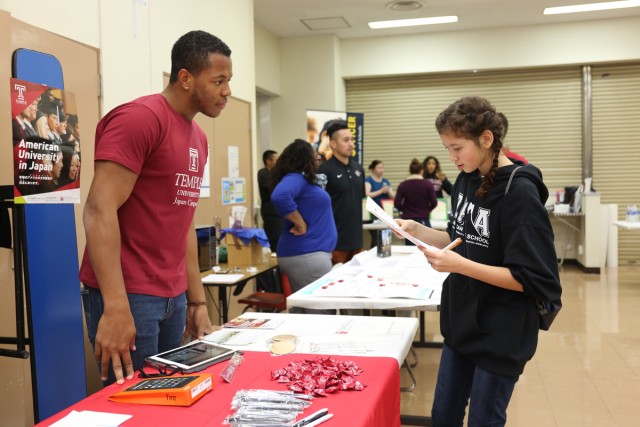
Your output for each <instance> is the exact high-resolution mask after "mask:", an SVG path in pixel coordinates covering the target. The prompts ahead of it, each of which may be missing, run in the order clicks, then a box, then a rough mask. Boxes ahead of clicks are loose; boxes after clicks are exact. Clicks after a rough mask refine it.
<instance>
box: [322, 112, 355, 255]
mask: <svg viewBox="0 0 640 427" xmlns="http://www.w3.org/2000/svg"><path fill="white" fill-rule="evenodd" d="M327 136H328V137H329V140H330V145H331V150H332V151H333V155H332V156H331V158H330V159H329V160H327V161H326V162H324V163H323V164H322V165H321V166H320V169H319V171H318V174H319V175H324V177H322V176H319V177H318V181H319V182H320V183H323V182H325V179H326V186H325V190H327V192H328V193H329V195H330V196H331V206H332V209H333V218H334V220H335V222H336V228H337V229H338V244H337V245H336V249H335V250H334V251H333V256H332V262H333V263H334V264H338V263H345V262H347V261H349V260H350V259H351V258H353V256H354V255H355V254H357V253H358V252H361V251H362V246H363V239H362V199H363V198H364V178H365V177H364V169H363V168H362V166H361V165H360V164H359V163H358V162H357V161H356V160H355V158H354V157H353V151H354V147H355V145H354V139H353V134H352V133H351V130H350V129H349V127H348V126H347V122H346V121H345V120H334V121H333V122H332V123H331V125H329V126H328V127H327Z"/></svg>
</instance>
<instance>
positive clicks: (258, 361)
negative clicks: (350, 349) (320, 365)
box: [37, 352, 400, 427]
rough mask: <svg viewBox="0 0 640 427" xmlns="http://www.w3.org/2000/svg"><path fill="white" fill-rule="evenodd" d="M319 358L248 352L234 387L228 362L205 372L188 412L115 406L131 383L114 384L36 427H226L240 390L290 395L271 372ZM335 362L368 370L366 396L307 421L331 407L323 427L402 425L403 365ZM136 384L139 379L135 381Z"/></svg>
mask: <svg viewBox="0 0 640 427" xmlns="http://www.w3.org/2000/svg"><path fill="white" fill-rule="evenodd" d="M316 357H317V355H303V354H289V355H286V356H277V357H276V356H271V355H270V354H269V353H264V352H246V353H245V354H244V358H245V360H244V362H243V363H242V365H240V367H239V368H238V370H237V371H236V374H235V377H234V378H233V382H232V383H231V384H228V383H225V382H224V380H222V378H221V377H220V375H219V374H220V372H221V371H222V369H223V368H224V366H226V362H224V363H220V364H218V365H214V366H212V367H210V368H208V369H207V370H205V371H204V372H211V373H213V374H214V377H213V378H214V385H215V386H214V389H213V390H212V391H210V392H209V393H207V394H206V395H205V396H204V397H202V398H201V399H200V400H199V401H197V402H196V403H194V404H193V405H191V406H189V407H172V406H156V405H138V404H131V403H115V402H111V401H109V400H108V399H107V397H108V396H109V395H111V394H113V393H115V392H116V391H118V390H120V389H122V388H126V387H129V386H130V385H131V384H132V381H128V382H126V383H125V384H123V385H117V384H113V385H111V386H109V387H106V388H105V389H103V390H100V391H99V392H97V393H95V394H93V395H91V396H89V397H87V398H86V399H84V400H82V401H80V402H78V403H76V404H75V405H73V406H71V407H69V408H67V409H65V410H64V411H61V412H59V413H58V414H56V415H54V416H52V417H50V418H48V419H46V420H44V421H43V422H41V423H40V424H37V426H42V427H44V426H49V425H51V424H52V423H54V422H55V421H57V420H59V419H60V418H63V417H64V416H66V415H67V414H68V413H69V412H71V410H76V411H84V410H91V411H102V412H114V413H120V414H129V415H133V417H132V418H130V419H129V420H127V421H126V422H124V423H123V424H121V425H122V426H124V427H139V426H145V427H147V426H148V427H165V426H166V427H169V426H171V427H178V426H189V427H201V426H202V427H205V426H206V427H213V426H216V427H217V426H221V425H222V422H223V420H224V419H225V417H226V416H227V415H229V414H230V413H231V409H230V404H231V399H232V397H233V395H234V394H235V392H236V391H237V390H242V389H250V388H253V389H271V390H286V385H284V384H279V383H277V382H276V381H271V371H273V370H275V369H280V368H284V367H286V366H287V365H288V364H289V362H291V361H296V360H302V359H306V358H309V359H314V358H316ZM332 357H333V358H335V359H336V360H339V361H344V360H351V361H354V362H355V363H356V364H357V365H358V366H359V367H360V368H362V369H363V370H364V371H363V372H362V374H360V375H359V376H358V377H357V379H358V380H359V381H360V382H362V383H364V384H366V385H367V387H366V388H365V389H364V390H363V391H353V390H349V391H338V392H335V393H334V394H331V395H329V396H327V397H318V398H316V399H315V400H314V401H313V404H312V405H310V406H309V407H308V408H307V410H306V411H305V413H304V414H303V415H301V416H300V417H299V418H302V417H303V416H307V415H309V414H311V413H313V412H316V411H317V410H319V409H322V408H329V412H330V413H332V414H334V416H333V418H332V419H330V420H329V421H327V422H326V423H323V425H322V427H325V426H326V427H332V426H333V427H337V426H346V425H348V426H350V427H356V426H362V427H365V426H366V427H399V426H400V371H399V369H398V362H397V361H396V360H395V359H393V358H387V357H356V356H332ZM135 381H137V378H136V380H135Z"/></svg>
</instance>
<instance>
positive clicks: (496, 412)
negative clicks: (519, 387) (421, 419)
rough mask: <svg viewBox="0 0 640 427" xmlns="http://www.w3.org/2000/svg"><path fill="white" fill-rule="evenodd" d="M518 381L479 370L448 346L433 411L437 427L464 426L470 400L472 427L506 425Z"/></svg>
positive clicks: (515, 378)
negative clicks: (508, 407)
mask: <svg viewBox="0 0 640 427" xmlns="http://www.w3.org/2000/svg"><path fill="white" fill-rule="evenodd" d="M518 378H519V376H518V375H516V376H512V377H507V376H502V375H497V374H492V373H490V372H487V371H485V370H483V369H480V368H478V367H476V366H475V365H474V364H473V363H471V362H470V361H469V360H467V359H465V358H464V357H462V356H461V355H460V354H458V353H456V352H455V351H453V350H452V349H451V348H450V347H448V346H447V345H446V344H445V345H444V347H443V349H442V357H441V358H440V369H439V371H438V381H437V383H436V392H435V397H434V401H433V409H432V410H431V417H432V421H433V425H434V427H445V426H456V427H457V426H462V423H463V421H464V415H465V409H466V406H467V402H468V401H469V402H470V406H469V423H468V425H469V427H479V426H504V425H505V424H506V422H507V406H508V405H509V400H510V399H511V395H512V393H513V388H514V387H515V385H516V382H517V381H518Z"/></svg>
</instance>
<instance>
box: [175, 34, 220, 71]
mask: <svg viewBox="0 0 640 427" xmlns="http://www.w3.org/2000/svg"><path fill="white" fill-rule="evenodd" d="M212 53H217V54H220V55H224V56H227V57H229V56H231V49H229V46H227V45H226V44H225V43H224V42H223V41H222V40H220V39H219V38H217V37H216V36H214V35H213V34H209V33H207V32H206V31H190V32H188V33H187V34H185V35H183V36H182V37H180V38H179V39H178V41H176V42H175V44H174V45H173V49H171V76H170V77H169V83H175V82H176V81H177V80H178V72H179V71H180V70H182V69H183V68H184V69H185V70H187V71H189V72H190V73H191V74H193V75H194V76H195V75H198V73H200V71H202V70H203V69H204V68H206V67H207V66H209V55H210V54H212Z"/></svg>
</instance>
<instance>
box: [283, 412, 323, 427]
mask: <svg viewBox="0 0 640 427" xmlns="http://www.w3.org/2000/svg"><path fill="white" fill-rule="evenodd" d="M328 412H329V409H327V408H323V409H320V410H319V411H318V412H314V413H313V414H311V415H309V416H308V417H306V418H303V419H301V420H300V421H298V422H297V423H295V424H294V425H293V426H291V427H309V426H311V425H317V424H311V423H313V422H315V421H319V420H320V419H322V418H323V417H325V416H326V415H327V413H328Z"/></svg>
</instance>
